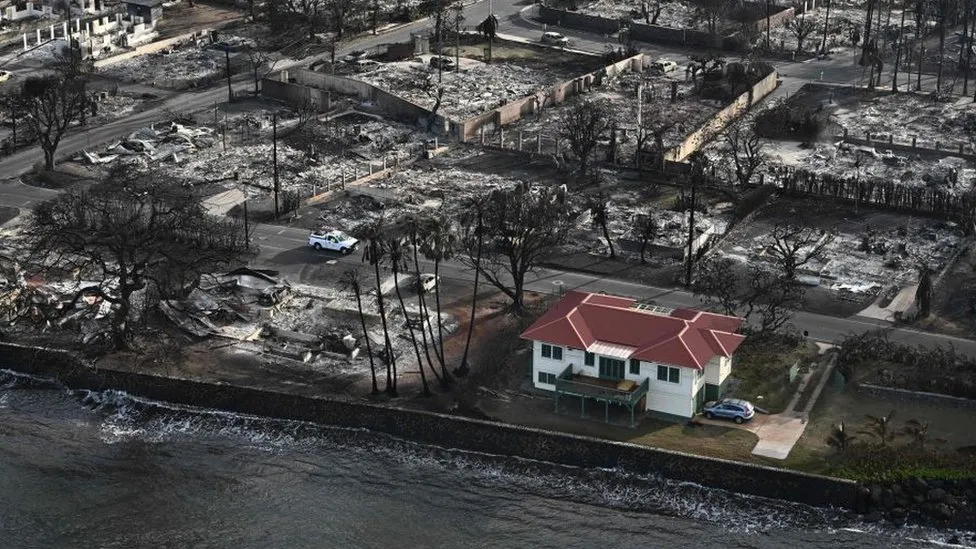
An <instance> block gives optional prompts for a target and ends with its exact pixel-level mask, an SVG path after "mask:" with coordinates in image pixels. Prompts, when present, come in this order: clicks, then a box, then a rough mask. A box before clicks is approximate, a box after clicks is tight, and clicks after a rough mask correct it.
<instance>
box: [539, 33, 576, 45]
mask: <svg viewBox="0 0 976 549" xmlns="http://www.w3.org/2000/svg"><path fill="white" fill-rule="evenodd" d="M542 43H543V44H549V45H550V46H560V47H563V48H565V47H566V46H568V45H569V38H566V37H565V36H563V35H562V34H560V33H558V32H544V33H542Z"/></svg>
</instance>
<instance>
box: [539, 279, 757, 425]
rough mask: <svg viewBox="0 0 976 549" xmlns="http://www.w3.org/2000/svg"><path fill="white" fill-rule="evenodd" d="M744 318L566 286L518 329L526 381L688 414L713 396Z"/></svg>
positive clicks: (561, 392) (633, 408) (633, 407)
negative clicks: (526, 352) (525, 350)
mask: <svg viewBox="0 0 976 549" xmlns="http://www.w3.org/2000/svg"><path fill="white" fill-rule="evenodd" d="M742 323H743V319H741V318H737V317H732V316H726V315H721V314H715V313H709V312H705V311H696V310H693V309H668V308H663V307H658V306H651V305H646V304H643V303H639V302H637V301H635V300H633V299H630V298H625V297H618V296H612V295H605V294H590V293H584V292H575V291H574V292H569V293H567V294H566V295H565V296H564V297H563V298H562V299H561V300H560V301H559V302H558V303H556V304H555V305H553V306H552V308H550V309H549V311H547V312H546V314H545V315H543V316H542V318H540V319H539V320H538V321H536V322H535V323H534V324H533V325H532V326H530V327H529V329H528V330H526V331H525V332H524V333H523V334H522V338H523V339H527V340H530V341H532V347H533V348H532V381H533V383H534V385H535V387H536V388H538V389H544V390H548V391H552V392H554V394H555V399H556V407H557V409H558V405H559V398H560V396H573V397H580V399H581V403H580V406H581V407H585V405H586V402H587V400H593V401H597V402H600V403H603V404H604V406H605V409H606V411H607V412H606V413H607V415H608V416H609V407H610V405H611V404H614V405H621V406H624V407H625V408H627V409H629V410H630V412H631V423H632V424H633V422H634V417H635V413H636V412H643V411H652V412H659V413H661V414H667V415H669V416H676V417H681V418H691V417H693V416H694V415H695V413H696V412H697V411H698V410H699V409H700V408H701V406H702V405H703V404H704V403H705V402H706V401H707V400H715V399H717V398H718V397H719V396H720V395H721V394H722V391H723V385H724V384H725V380H726V378H727V377H728V375H729V373H730V372H731V370H732V354H733V353H734V352H735V350H736V349H737V348H738V347H739V345H740V344H741V343H742V342H743V341H744V340H745V336H743V335H740V334H737V333H735V332H736V330H738V329H739V327H740V326H741V325H742Z"/></svg>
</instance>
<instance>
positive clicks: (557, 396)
mask: <svg viewBox="0 0 976 549" xmlns="http://www.w3.org/2000/svg"><path fill="white" fill-rule="evenodd" d="M554 412H556V413H557V414H558V413H559V389H556V409H555V410H554Z"/></svg>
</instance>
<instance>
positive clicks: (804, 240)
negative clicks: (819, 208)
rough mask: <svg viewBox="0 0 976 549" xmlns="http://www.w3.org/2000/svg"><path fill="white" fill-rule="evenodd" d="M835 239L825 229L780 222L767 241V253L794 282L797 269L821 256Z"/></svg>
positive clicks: (782, 272)
mask: <svg viewBox="0 0 976 549" xmlns="http://www.w3.org/2000/svg"><path fill="white" fill-rule="evenodd" d="M833 239H834V235H833V233H831V232H828V231H826V230H824V229H814V228H810V227H798V226H795V225H782V224H780V225H776V226H775V227H773V232H772V233H771V234H770V235H769V238H768V239H767V241H766V253H767V254H769V256H770V258H771V259H772V261H773V263H775V264H776V265H777V266H778V267H779V269H780V272H781V274H782V276H783V278H784V279H786V280H787V281H790V282H792V281H794V280H796V271H797V270H798V269H800V268H801V267H803V266H804V265H806V264H807V263H809V262H810V261H811V260H813V259H814V258H816V257H817V256H819V255H820V254H821V253H822V252H823V250H824V248H825V247H827V245H828V244H830V242H831V241H832V240H833Z"/></svg>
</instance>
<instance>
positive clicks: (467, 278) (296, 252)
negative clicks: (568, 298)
mask: <svg viewBox="0 0 976 549" xmlns="http://www.w3.org/2000/svg"><path fill="white" fill-rule="evenodd" d="M252 238H253V241H254V242H255V244H257V245H258V246H259V247H260V253H259V255H258V257H257V258H256V259H255V260H254V261H253V262H252V266H253V267H256V268H269V269H275V270H278V271H279V272H280V273H281V275H282V276H285V277H287V278H289V279H290V280H292V281H297V282H301V283H304V284H312V285H316V284H329V285H335V283H336V282H337V281H338V280H339V276H340V275H341V273H342V271H344V270H347V269H351V268H361V267H362V261H361V258H360V256H359V255H358V254H353V255H349V256H345V257H343V256H341V255H338V254H334V253H330V252H316V251H315V250H312V249H311V248H309V247H308V245H307V240H308V231H306V230H304V229H297V228H292V227H282V226H275V225H257V226H256V227H255V229H254V234H253V237H252ZM432 270H433V264H432V263H430V262H428V261H425V260H424V259H421V271H424V272H431V271H432ZM440 275H441V278H442V280H444V281H445V283H446V282H453V283H457V284H452V285H453V286H457V287H464V288H470V287H471V283H472V281H473V280H474V273H473V272H472V271H471V270H469V269H467V268H466V267H464V266H463V265H460V264H458V263H456V262H448V263H444V264H442V265H441V267H440ZM526 289H527V290H529V291H533V292H539V293H556V292H559V291H566V290H584V291H589V292H607V293H612V294H618V295H624V296H630V297H634V298H638V299H642V300H651V301H654V302H655V303H657V304H660V305H664V306H669V307H700V306H701V301H700V300H698V299H697V298H696V297H695V296H694V295H692V294H691V293H689V292H686V291H684V290H680V289H668V288H658V287H655V286H646V285H642V284H637V283H634V282H628V281H625V280H617V279H614V278H608V277H605V276H596V275H591V274H586V273H580V272H567V271H560V270H556V269H539V270H537V271H535V272H533V273H530V274H529V275H528V277H527V280H526ZM793 324H794V325H795V326H796V328H797V329H798V330H800V331H807V332H808V333H809V337H810V338H812V339H814V340H817V341H823V342H830V343H836V342H839V341H841V340H843V339H844V338H846V337H847V336H849V335H851V334H854V333H862V332H866V331H870V330H875V329H878V328H885V327H890V325H889V324H887V323H884V322H872V321H870V320H865V319H860V318H857V317H855V318H837V317H832V316H826V315H820V314H814V313H807V312H803V311H797V312H796V313H795V316H794V319H793ZM890 337H891V339H892V340H893V341H898V342H901V343H906V344H910V345H924V346H936V345H939V346H945V345H949V344H951V345H953V346H954V347H955V348H956V350H957V351H958V352H961V353H963V354H966V355H968V356H974V357H976V341H973V340H969V339H963V338H958V337H953V336H947V335H942V334H936V333H930V332H921V331H918V330H912V329H907V328H892V329H891V334H890Z"/></svg>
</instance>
